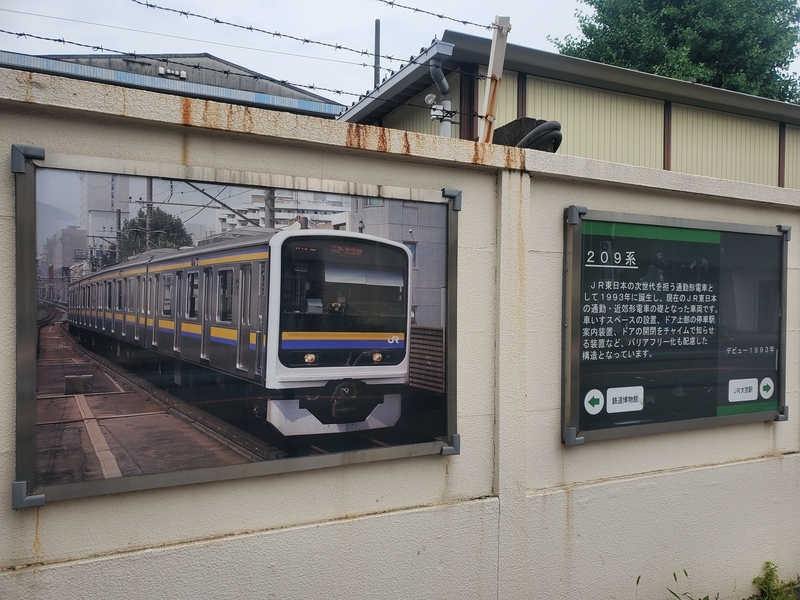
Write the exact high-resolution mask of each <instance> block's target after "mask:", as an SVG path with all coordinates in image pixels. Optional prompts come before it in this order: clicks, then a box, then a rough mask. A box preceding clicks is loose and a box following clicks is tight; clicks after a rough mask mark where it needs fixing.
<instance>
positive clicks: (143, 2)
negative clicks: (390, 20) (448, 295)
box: [130, 0, 495, 74]
mask: <svg viewBox="0 0 800 600" xmlns="http://www.w3.org/2000/svg"><path fill="white" fill-rule="evenodd" d="M130 1H131V2H133V3H134V4H138V5H139V6H144V7H146V8H152V9H154V10H162V11H165V12H170V13H173V14H177V15H180V16H182V17H186V18H189V17H193V18H196V19H201V20H204V21H208V22H210V23H214V24H216V25H226V26H228V27H233V28H235V29H240V30H243V31H251V32H255V33H262V34H265V35H270V36H272V37H276V38H281V39H287V40H293V41H296V42H301V43H303V44H310V45H316V46H321V47H324V48H329V49H333V50H343V51H345V52H352V53H355V54H358V55H359V56H369V57H372V58H385V59H386V60H389V61H392V62H399V63H400V68H402V67H403V66H404V65H405V64H406V63H407V64H413V65H425V64H426V63H425V61H420V60H419V57H414V56H413V55H412V56H410V57H409V58H408V60H406V59H404V58H398V57H396V56H394V55H391V54H375V53H374V52H370V51H369V50H359V49H357V48H351V47H349V46H344V45H342V44H335V43H331V42H322V41H319V40H313V39H311V38H308V37H300V36H296V35H292V34H288V33H281V32H279V31H269V30H267V29H261V28H260V27H254V26H252V25H242V24H241V23H233V22H231V21H225V20H223V19H218V18H217V17H209V16H208V15H201V14H198V13H193V12H191V11H188V10H181V9H178V8H170V7H168V6H161V5H158V4H155V3H153V2H149V1H148V0H130ZM396 6H398V7H400V8H408V9H410V10H417V12H422V13H428V11H424V10H422V9H414V8H413V7H407V6H404V5H402V4H396ZM428 14H433V15H434V16H437V17H438V16H439V15H436V14H435V13H428ZM441 18H448V19H450V18H451V17H445V16H444V15H442V16H441ZM453 20H455V21H457V22H459V23H464V21H462V20H459V19H453ZM466 23H467V24H468V25H477V24H476V23H470V22H469V21H466ZM478 26H479V27H483V25H478ZM493 27H495V25H494V24H492V25H490V26H488V27H487V28H488V29H492V28H493ZM424 51H425V48H422V49H421V50H420V54H422V53H423V52H424ZM364 66H368V65H364ZM391 73H392V74H393V73H394V72H393V71H391Z"/></svg>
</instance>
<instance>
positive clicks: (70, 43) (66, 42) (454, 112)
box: [0, 29, 486, 119]
mask: <svg viewBox="0 0 800 600" xmlns="http://www.w3.org/2000/svg"><path fill="white" fill-rule="evenodd" d="M0 33H4V34H6V35H13V36H16V37H18V38H24V39H28V38H30V39H35V40H41V41H48V42H55V43H58V44H62V45H68V46H76V47H79V48H88V49H90V50H92V51H94V52H109V53H111V54H118V55H120V56H127V57H130V58H133V59H137V58H138V59H142V58H144V59H148V60H153V61H156V62H162V63H164V64H166V65H177V66H181V67H186V68H187V69H192V70H197V71H209V72H212V73H218V74H221V75H225V76H231V75H234V76H239V77H246V78H249V79H253V80H256V81H260V80H264V81H269V82H272V83H278V84H281V85H285V86H291V87H297V88H303V89H308V90H311V91H323V92H329V93H332V94H336V95H338V96H352V97H355V98H358V100H359V101H360V100H364V99H368V98H372V99H374V100H375V101H378V102H384V103H387V104H394V105H395V107H397V108H399V107H402V106H408V107H411V108H421V109H425V110H430V108H431V107H430V106H427V105H421V104H414V103H413V102H403V101H399V100H392V99H389V98H378V97H377V96H373V95H372V94H373V93H374V92H376V91H378V90H379V89H380V88H376V89H375V90H372V91H371V92H369V93H367V94H359V93H357V92H348V91H345V90H342V89H336V88H328V87H323V86H319V85H315V84H302V83H294V82H290V81H287V80H285V79H275V78H273V77H267V76H265V75H259V74H257V73H244V72H236V71H235V70H232V69H216V68H214V67H208V66H203V65H201V64H199V63H195V64H190V63H184V62H181V61H177V60H175V59H172V58H168V57H166V56H157V55H148V54H141V53H138V52H124V51H122V50H115V49H113V48H107V47H104V46H101V45H95V44H84V43H81V42H73V41H71V40H67V39H64V38H63V37H62V38H51V37H46V36H41V35H35V34H32V33H26V32H22V31H8V30H5V29H0ZM451 73H463V74H467V75H471V76H474V77H476V78H478V79H480V78H483V79H485V78H486V76H485V75H477V74H474V73H465V72H462V71H460V70H454V71H452V72H451ZM344 108H345V110H346V109H347V107H344ZM448 114H449V115H450V116H457V115H460V116H467V117H478V118H479V119H483V118H485V117H484V116H483V115H480V114H478V113H477V112H474V111H473V112H472V113H464V112H462V111H458V110H451V111H448Z"/></svg>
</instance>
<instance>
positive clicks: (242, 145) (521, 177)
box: [0, 69, 800, 599]
mask: <svg viewBox="0 0 800 600" xmlns="http://www.w3.org/2000/svg"><path fill="white" fill-rule="evenodd" d="M12 144H26V145H34V146H42V147H44V148H45V149H46V151H47V153H48V162H49V163H50V164H53V165H57V166H60V167H63V168H72V167H73V166H74V165H75V164H77V162H76V159H75V158H74V157H87V156H88V157H94V158H95V164H96V165H97V168H98V169H99V170H109V171H117V172H124V171H125V170H126V169H127V170H130V172H131V173H134V172H135V173H136V174H139V175H153V176H163V177H173V178H186V179H200V180H216V179H224V180H226V181H230V182H231V183H242V184H246V185H281V186H283V187H289V188H292V187H295V188H298V189H324V190H327V191H338V193H355V194H363V195H369V194H376V193H378V189H379V188H378V186H380V189H381V190H384V191H386V190H391V192H386V193H391V194H393V197H398V198H401V197H409V198H411V197H419V196H420V194H422V195H424V194H427V193H428V192H429V191H430V190H439V189H440V188H443V187H449V188H456V189H460V190H462V191H463V210H462V212H461V213H460V217H459V228H460V231H459V247H458V252H459V257H458V258H459V265H460V273H459V282H458V295H459V306H458V339H459V347H458V358H459V361H458V367H457V369H458V430H459V433H460V434H461V436H462V452H461V454H460V455H459V456H453V457H446V458H444V457H439V456H426V457H416V458H410V459H398V460H393V461H386V462H374V463H367V464H360V465H348V466H342V467H335V468H328V469H320V470H312V471H305V472H297V473H289V474H283V475H274V476H265V477H258V478H251V479H241V480H234V481H226V482H216V483H209V484H201V485H191V486H179V487H172V488H163V489H157V490H149V491H140V492H131V493H123V494H116V495H109V496H98V497H93V498H84V499H76V500H65V501H59V502H52V503H47V504H46V505H45V506H44V507H41V508H37V509H28V510H21V511H17V512H14V511H12V510H11V508H10V507H11V481H12V480H13V479H14V461H15V431H14V428H15V425H14V413H15V402H16V399H15V379H14V368H15V356H14V344H13V340H14V336H15V335H16V334H15V330H14V329H15V322H14V314H15V306H14V303H15V295H14V289H13V286H11V285H4V286H0V315H3V316H2V317H0V332H2V335H3V338H2V339H3V340H5V343H4V344H1V345H0V415H2V416H0V532H2V535H1V536H0V597H4V598H6V597H7V598H22V597H38V598H51V597H53V598H54V597H58V598H80V597H86V596H93V595H99V594H100V593H102V594H103V595H104V596H105V597H108V598H132V597H138V598H149V597H154V596H155V597H179V598H180V597H185V598H192V597H215V598H216V597H219V598H227V597H230V598H234V597H236V598H238V597H253V596H256V597H268V598H375V597H397V598H431V597H453V598H502V599H506V598H564V599H568V598H634V597H636V595H637V594H638V597H639V598H655V597H666V595H667V592H666V587H667V586H672V587H673V588H675V587H676V586H675V582H674V581H673V579H672V573H673V572H681V569H686V570H687V571H689V573H690V576H691V586H692V589H693V591H694V592H695V593H699V594H698V595H704V594H706V593H709V594H711V595H712V597H713V595H714V594H715V593H716V592H719V593H720V597H721V598H732V599H738V598H744V597H746V596H748V595H750V594H751V593H753V591H754V589H753V587H752V585H751V583H750V581H751V580H752V578H753V576H755V575H756V574H758V573H759V572H760V568H761V565H762V564H763V562H764V561H766V560H772V561H774V562H776V563H777V564H778V565H779V566H780V568H781V571H780V573H781V575H783V576H785V577H793V576H795V575H797V574H798V573H800V541H798V540H800V536H798V533H800V503H798V502H797V498H798V495H799V494H800V489H799V488H800V453H799V452H798V450H800V427H799V426H798V423H800V419H798V417H797V416H795V415H794V407H796V406H797V405H798V393H800V386H798V372H799V371H798V360H800V352H798V346H799V345H800V335H798V328H799V326H800V320H799V319H798V315H800V293H798V292H800V242H798V241H796V240H795V241H792V242H790V244H789V247H790V258H789V277H788V280H789V295H788V298H789V300H788V309H789V318H788V344H787V348H788V355H787V365H788V377H787V404H788V405H789V407H790V418H789V421H788V422H786V423H756V424H749V425H739V426H735V427H720V428H714V429H705V430H698V431H689V432H678V433H668V434H660V435H654V436H647V437H637V438H629V439H623V440H613V441H606V442H595V443H592V444H587V445H585V446H583V447H577V448H566V447H564V446H563V444H561V441H560V420H561V417H560V406H561V381H560V378H561V281H562V271H563V267H562V246H563V241H562V212H563V209H564V207H566V206H568V205H570V204H580V205H584V206H588V207H590V208H591V209H594V210H604V211H618V212H628V213H640V214H653V215H661V216H680V217H690V218H697V219H705V220H711V221H726V222H737V223H753V224H763V225H776V224H778V223H781V224H786V225H792V226H793V227H794V228H795V231H800V192H797V191H794V190H788V189H780V188H775V187H767V186H759V185H753V184H743V183H737V182H733V181H727V180H721V179H712V178H706V177H699V176H691V175H682V174H678V173H671V172H665V171H661V170H657V169H646V168H640V167H633V166H625V165H619V164H613V163H604V162H600V161H591V160H586V159H580V158H574V157H567V156H560V155H547V154H542V153H537V152H534V151H526V150H521V149H516V148H502V147H494V146H489V145H480V144H475V143H472V142H466V141H461V140H451V139H443V138H438V137H432V136H426V135H422V134H415V133H409V132H403V131H396V130H384V129H378V128H372V127H364V126H356V125H346V124H342V123H336V122H330V121H323V120H318V119H314V118H311V117H304V116H297V115H291V114H287V113H277V112H269V111H259V110H256V109H250V108H245V107H241V106H232V105H225V104H218V103H214V102H206V101H198V100H191V99H186V98H179V97H176V96H170V95H164V94H154V93H151V92H145V91H139V90H133V89H124V88H120V87H115V86H106V85H99V84H94V83H89V82H82V81H77V80H69V79H64V78H58V77H52V76H47V75H42V74H34V73H24V72H21V71H12V70H3V69H0V150H2V148H5V149H6V150H5V151H6V152H7V156H8V155H9V154H10V148H11V145H12ZM6 164H7V165H8V162H7V163H6ZM0 227H2V228H3V231H4V234H3V235H2V236H0V277H3V281H6V282H9V281H13V280H14V277H15V257H14V252H15V250H14V235H13V232H14V227H15V221H14V180H13V176H12V174H11V172H10V168H8V167H7V168H6V169H0ZM3 482H5V483H3ZM639 576H641V581H640V584H639V586H638V589H637V587H636V585H635V582H636V579H637V577H639ZM684 589H686V588H684Z"/></svg>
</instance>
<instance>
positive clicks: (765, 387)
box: [761, 383, 772, 394]
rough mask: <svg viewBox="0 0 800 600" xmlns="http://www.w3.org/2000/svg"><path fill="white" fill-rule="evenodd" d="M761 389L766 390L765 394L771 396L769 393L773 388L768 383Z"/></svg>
mask: <svg viewBox="0 0 800 600" xmlns="http://www.w3.org/2000/svg"><path fill="white" fill-rule="evenodd" d="M761 389H762V390H764V393H765V394H769V391H770V390H771V389H772V388H771V387H769V384H768V383H765V384H764V387H763V388H761Z"/></svg>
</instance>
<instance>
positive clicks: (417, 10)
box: [377, 0, 497, 31]
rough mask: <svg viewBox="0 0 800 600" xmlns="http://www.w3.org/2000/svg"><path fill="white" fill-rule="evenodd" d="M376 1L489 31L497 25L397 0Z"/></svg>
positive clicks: (391, 6)
mask: <svg viewBox="0 0 800 600" xmlns="http://www.w3.org/2000/svg"><path fill="white" fill-rule="evenodd" d="M377 1H378V2H382V3H383V4H386V5H387V6H389V7H390V8H403V9H405V10H410V11H412V12H414V13H421V14H424V15H430V16H431V17H436V18H438V19H443V20H445V21H453V22H454V23H460V24H461V25H472V26H473V27H480V28H481V29H487V30H489V31H491V30H492V29H495V28H496V27H497V25H495V24H494V23H492V24H491V25H484V24H483V23H472V22H471V21H467V20H465V19H457V18H456V17H448V16H447V15H443V14H441V13H435V12H431V11H429V10H425V9H422V8H416V7H414V6H406V5H404V4H400V3H398V2H395V0H377Z"/></svg>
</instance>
